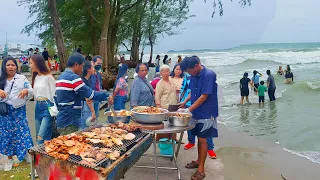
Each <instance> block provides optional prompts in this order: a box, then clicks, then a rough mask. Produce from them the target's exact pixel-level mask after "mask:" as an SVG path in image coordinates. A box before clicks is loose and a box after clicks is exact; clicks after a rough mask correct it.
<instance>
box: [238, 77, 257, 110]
mask: <svg viewBox="0 0 320 180" xmlns="http://www.w3.org/2000/svg"><path fill="white" fill-rule="evenodd" d="M249 83H250V85H251V87H254V86H253V83H252V81H251V80H250V79H249V78H248V73H247V72H245V73H244V74H243V78H241V79H240V94H241V100H240V104H243V100H244V98H246V101H247V103H249V86H248V85H249Z"/></svg>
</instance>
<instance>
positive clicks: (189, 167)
mask: <svg viewBox="0 0 320 180" xmlns="http://www.w3.org/2000/svg"><path fill="white" fill-rule="evenodd" d="M198 166H199V164H198V163H197V162H195V161H192V162H191V163H188V164H187V165H186V166H185V167H186V168H187V169H196V168H198Z"/></svg>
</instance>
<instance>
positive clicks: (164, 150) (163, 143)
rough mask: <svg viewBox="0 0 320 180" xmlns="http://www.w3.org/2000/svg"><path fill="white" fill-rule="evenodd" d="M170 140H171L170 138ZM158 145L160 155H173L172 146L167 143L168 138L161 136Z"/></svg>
mask: <svg viewBox="0 0 320 180" xmlns="http://www.w3.org/2000/svg"><path fill="white" fill-rule="evenodd" d="M170 142H172V140H170ZM158 147H159V149H160V154H161V155H166V156H173V146H172V144H169V143H168V138H162V139H160V140H159V143H158Z"/></svg>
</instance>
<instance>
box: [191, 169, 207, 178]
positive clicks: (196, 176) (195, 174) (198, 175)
mask: <svg viewBox="0 0 320 180" xmlns="http://www.w3.org/2000/svg"><path fill="white" fill-rule="evenodd" d="M205 177H206V173H201V172H199V171H196V172H195V173H194V174H193V175H192V176H191V178H190V179H191V180H202V179H204V178H205Z"/></svg>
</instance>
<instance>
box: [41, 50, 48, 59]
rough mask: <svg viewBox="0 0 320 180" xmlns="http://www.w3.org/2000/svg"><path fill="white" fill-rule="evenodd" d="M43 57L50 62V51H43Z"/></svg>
mask: <svg viewBox="0 0 320 180" xmlns="http://www.w3.org/2000/svg"><path fill="white" fill-rule="evenodd" d="M42 56H43V58H44V60H46V61H47V60H48V59H49V53H48V51H43V52H42Z"/></svg>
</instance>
